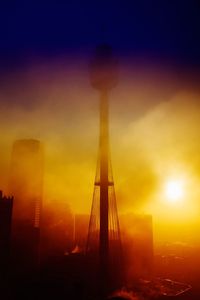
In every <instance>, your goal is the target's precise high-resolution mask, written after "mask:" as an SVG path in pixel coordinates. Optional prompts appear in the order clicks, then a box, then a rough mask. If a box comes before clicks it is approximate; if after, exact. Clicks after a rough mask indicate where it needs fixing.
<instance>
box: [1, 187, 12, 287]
mask: <svg viewBox="0 0 200 300" xmlns="http://www.w3.org/2000/svg"><path fill="white" fill-rule="evenodd" d="M12 208H13V197H5V196H3V193H2V191H0V279H1V281H2V280H3V279H4V278H5V277H6V276H7V271H8V265H9V258H10V238H11V220H12Z"/></svg>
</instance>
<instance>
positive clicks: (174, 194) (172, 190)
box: [165, 179, 184, 203]
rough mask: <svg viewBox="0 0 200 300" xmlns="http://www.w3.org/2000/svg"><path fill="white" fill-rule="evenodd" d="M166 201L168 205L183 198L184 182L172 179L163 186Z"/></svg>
mask: <svg viewBox="0 0 200 300" xmlns="http://www.w3.org/2000/svg"><path fill="white" fill-rule="evenodd" d="M165 195H166V200H167V201H168V202H170V203H177V202H180V201H182V200H183V197H184V182H183V181H182V180H176V179H172V180H169V181H168V182H166V185H165Z"/></svg>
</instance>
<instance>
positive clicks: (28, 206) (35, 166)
mask: <svg viewBox="0 0 200 300" xmlns="http://www.w3.org/2000/svg"><path fill="white" fill-rule="evenodd" d="M42 186H43V148H42V145H41V143H40V142H39V141H37V140H33V139H26V140H17V141H15V143H14V145H13V150H12V157H11V167H10V178H9V191H10V193H11V194H12V195H13V196H14V198H15V202H14V205H13V221H12V250H11V251H12V267H13V268H14V269H15V271H16V272H17V273H18V272H20V273H21V272H23V270H24V269H25V270H27V269H34V268H35V267H36V265H37V264H38V259H39V236H40V213H41V205H42ZM13 273H14V272H13Z"/></svg>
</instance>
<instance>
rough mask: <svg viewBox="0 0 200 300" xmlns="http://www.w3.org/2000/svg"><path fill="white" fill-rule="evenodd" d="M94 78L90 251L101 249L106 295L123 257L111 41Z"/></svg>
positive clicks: (101, 50)
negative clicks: (112, 131)
mask: <svg viewBox="0 0 200 300" xmlns="http://www.w3.org/2000/svg"><path fill="white" fill-rule="evenodd" d="M90 77H91V78H90V79H91V84H92V86H93V87H94V88H95V89H97V90H98V92H99V94H100V133H99V161H98V163H97V172H96V178H95V183H94V194H93V202H92V209H91V216H90V222H89V232H88V240H87V246H86V252H87V253H89V252H90V253H92V252H93V253H95V252H96V253H98V256H97V257H98V261H99V272H98V273H99V277H100V278H99V282H100V283H101V287H100V289H101V292H102V293H103V294H104V295H105V294H106V293H107V292H108V290H109V289H110V288H111V286H112V285H113V284H114V285H115V283H114V282H115V281H117V280H116V278H114V277H115V276H116V274H117V273H119V270H116V267H117V265H118V264H119V262H120V260H121V239H120V228H119V220H118V212H117V204H116V197H115V189H114V180H113V175H112V167H111V159H110V146H109V104H108V102H109V94H110V91H111V89H112V88H114V87H115V86H116V85H117V61H116V59H115V57H114V55H113V51H112V48H111V47H110V46H109V45H106V44H104V45H100V46H99V47H97V49H96V52H95V55H94V58H93V60H92V62H91V68H90Z"/></svg>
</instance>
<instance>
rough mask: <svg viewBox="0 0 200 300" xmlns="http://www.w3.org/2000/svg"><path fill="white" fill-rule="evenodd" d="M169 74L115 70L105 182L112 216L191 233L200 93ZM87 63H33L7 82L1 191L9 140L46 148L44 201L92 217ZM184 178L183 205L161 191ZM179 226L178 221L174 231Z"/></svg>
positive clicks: (198, 184) (197, 184) (198, 209)
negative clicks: (145, 218) (145, 219)
mask: <svg viewBox="0 0 200 300" xmlns="http://www.w3.org/2000/svg"><path fill="white" fill-rule="evenodd" d="M176 75H177V74H175V73H173V71H172V70H170V68H164V67H162V68H161V66H158V65H156V66H153V65H152V64H150V63H149V64H146V65H145V66H144V64H143V63H141V62H139V63H137V64H136V63H134V62H132V65H130V66H129V68H126V67H124V66H122V68H121V73H120V83H119V85H118V87H117V88H116V89H115V90H113V92H112V94H111V99H110V134H111V153H112V163H113V173H114V179H115V186H116V195H117V201H118V207H119V210H120V212H123V213H124V212H130V211H133V212H137V211H139V212H145V213H152V214H153V216H154V221H155V224H157V223H158V224H159V223H162V222H163V220H165V221H166V222H169V221H170V222H173V220H176V222H179V224H181V222H183V223H184V222H189V223H191V224H194V223H198V224H199V221H198V219H199V215H200V202H199V199H200V155H199V153H200V138H199V135H200V132H199V128H200V104H199V99H200V93H199V91H198V90H196V89H195V88H194V87H193V86H191V85H190V84H187V83H188V81H187V76H185V78H184V76H182V78H177V76H176ZM88 78H89V76H88V67H87V62H85V61H84V60H81V59H80V61H79V62H77V63H76V64H75V63H74V64H73V63H71V64H68V61H67V60H66V59H62V60H60V61H54V62H43V63H41V62H38V63H35V64H34V65H33V66H29V68H24V69H23V70H21V71H16V72H15V73H14V72H13V73H12V74H8V75H7V76H6V77H5V78H4V82H3V84H2V85H1V90H0V108H1V121H0V122H1V127H0V133H1V140H0V169H1V173H0V188H2V189H3V190H5V191H7V181H8V172H9V163H10V156H11V147H12V143H13V141H14V140H15V139H18V138H36V139H39V140H41V141H42V142H43V143H44V147H45V173H44V178H45V180H44V183H45V184H44V199H45V201H50V200H53V201H55V202H56V203H59V201H66V202H67V203H69V205H70V206H71V208H72V210H73V211H76V212H84V213H89V212H90V206H91V201H92V192H93V182H94V176H95V169H96V159H97V148H98V124H99V120H98V117H99V116H98V93H97V92H96V91H95V90H93V89H92V87H91V86H90V83H89V79H88ZM180 177H181V178H184V180H185V182H186V184H185V195H184V199H183V201H182V202H181V203H179V204H178V203H177V204H176V205H174V206H170V204H169V203H167V201H166V199H165V194H164V190H163V186H164V184H165V182H166V181H167V180H169V179H171V178H175V179H176V178H180ZM177 220H178V221H177Z"/></svg>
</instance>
